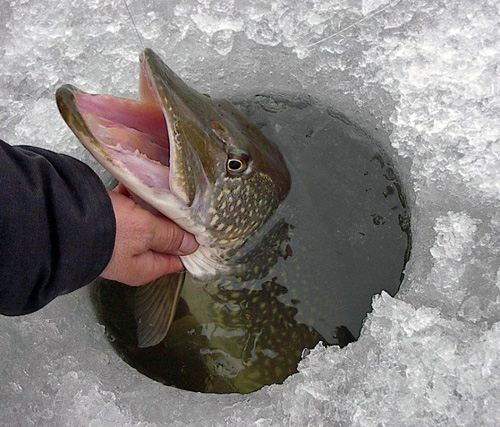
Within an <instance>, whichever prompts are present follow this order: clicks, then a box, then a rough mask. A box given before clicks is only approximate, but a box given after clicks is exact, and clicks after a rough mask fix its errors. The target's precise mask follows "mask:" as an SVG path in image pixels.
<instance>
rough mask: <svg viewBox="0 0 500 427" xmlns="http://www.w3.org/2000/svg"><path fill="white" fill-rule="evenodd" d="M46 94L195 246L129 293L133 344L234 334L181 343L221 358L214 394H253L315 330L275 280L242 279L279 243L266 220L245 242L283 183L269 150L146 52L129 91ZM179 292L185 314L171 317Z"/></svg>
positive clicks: (283, 228) (285, 369) (105, 161)
mask: <svg viewBox="0 0 500 427" xmlns="http://www.w3.org/2000/svg"><path fill="white" fill-rule="evenodd" d="M56 99H57V103H58V106H59V110H60V112H61V114H62V116H63V118H64V120H65V121H66V123H67V124H68V125H69V127H70V128H71V129H72V131H73V132H74V133H75V135H76V136H77V138H78V139H79V140H80V141H81V143H82V144H83V145H84V146H85V147H86V149H87V150H88V151H90V153H91V154H92V155H93V156H94V157H95V158H96V159H97V160H98V161H99V162H100V163H101V164H102V165H103V166H104V167H105V168H106V169H107V170H108V171H109V172H110V173H111V174H112V175H113V176H114V177H115V178H116V179H117V180H118V181H119V182H121V183H122V184H123V185H125V187H126V188H127V189H128V190H129V191H130V193H131V194H133V195H134V196H135V197H137V198H139V199H140V200H141V201H142V203H143V204H146V205H147V206H148V207H150V208H153V209H154V210H156V211H158V212H159V213H161V214H163V215H165V216H166V217H168V218H170V219H171V220H173V221H174V222H175V223H177V224H178V225H179V226H180V227H182V228H183V229H184V230H186V231H189V232H190V233H192V234H193V235H194V236H195V237H196V240H197V241H198V243H199V244H200V246H199V248H198V250H197V251H196V252H195V253H193V254H191V255H188V256H184V257H182V262H183V264H184V266H185V267H186V270H187V273H179V274H174V275H169V276H165V277H163V278H160V279H158V280H156V281H154V282H152V283H151V284H148V285H146V286H144V287H141V288H138V289H137V290H135V297H134V298H135V301H134V306H135V307H134V311H135V317H136V320H137V342H138V347H140V348H146V347H152V346H156V345H158V344H160V343H162V342H164V341H165V340H166V341H165V342H167V343H168V342H170V344H169V345H170V347H177V348H178V351H180V353H183V354H184V351H187V350H186V349H187V348H188V346H185V348H184V349H181V350H179V347H180V346H182V341H181V340H180V338H179V339H177V340H176V338H175V337H180V336H183V337H184V338H185V337H186V336H187V335H186V334H188V332H190V331H192V330H194V329H196V327H198V330H199V331H201V330H202V329H203V328H205V329H206V327H207V325H212V326H214V325H215V326H214V327H217V328H222V329H224V331H225V333H226V335H227V336H228V337H229V336H232V337H233V338H231V339H229V338H228V339H226V341H224V339H222V340H221V339H220V336H219V339H217V338H214V335H212V337H211V338H210V337H209V336H208V335H207V334H206V333H203V334H201V332H200V334H201V335H200V334H198V335H197V336H198V338H199V340H201V338H200V337H201V336H202V335H203V337H204V338H203V340H204V342H203V344H201V342H197V343H195V344H193V346H194V347H196V348H194V347H193V348H191V350H190V351H198V352H199V353H200V352H201V353H203V354H204V357H205V359H204V361H203V363H204V368H206V369H207V370H208V371H210V372H209V373H208V374H207V375H209V376H210V375H211V376H212V377H214V376H216V375H218V374H217V372H219V374H220V371H221V363H222V365H223V368H222V370H224V369H225V371H224V372H225V373H224V375H223V376H224V381H225V382H226V386H227V387H225V388H224V387H223V388H224V390H225V391H239V392H248V391H253V390H256V389H258V388H260V387H262V386H263V385H265V384H270V383H273V382H281V381H282V380H283V379H284V378H286V376H288V375H289V374H290V373H292V372H294V370H295V368H296V364H297V361H298V360H299V359H300V354H301V352H302V350H303V348H305V347H312V346H314V345H315V344H317V342H318V341H319V340H320V339H321V337H320V336H319V334H318V333H317V332H316V331H314V330H313V329H312V328H309V327H307V326H306V325H303V324H299V323H297V322H296V321H295V319H294V315H295V312H296V311H294V310H295V309H294V308H291V307H288V306H286V305H284V304H283V303H282V302H280V301H279V300H278V297H279V296H280V295H281V294H282V293H283V292H286V288H283V286H281V285H279V284H278V283H276V282H274V281H272V280H271V281H269V280H267V281H266V282H265V283H263V284H262V283H261V284H260V285H261V286H260V287H258V288H255V287H254V288H252V289H250V288H248V287H247V286H246V285H245V283H246V282H247V281H248V279H260V278H263V277H265V275H266V273H267V272H268V271H269V268H270V266H271V264H272V262H276V259H277V257H279V256H280V244H281V243H282V242H284V241H286V240H287V237H286V232H287V225H286V224H285V225H284V224H283V223H281V224H280V223H279V222H276V224H275V225H274V226H273V227H271V226H269V227H268V228H269V230H267V233H266V235H265V237H263V239H262V241H260V243H257V244H256V243H255V236H257V235H258V234H259V231H261V230H262V229H264V228H265V226H267V225H268V224H267V223H268V222H269V219H270V218H271V217H272V216H273V214H274V213H275V212H276V210H277V209H278V207H279V206H280V204H281V203H282V202H283V201H284V200H285V198H286V197H287V194H288V192H289V190H290V185H291V179H290V174H289V171H288V168H287V165H286V162H285V160H284V158H283V156H282V154H281V153H280V151H279V149H278V148H277V147H276V146H275V145H274V144H273V143H272V142H270V141H269V140H268V139H267V138H266V137H265V136H264V135H263V134H262V133H261V132H260V131H259V129H258V128H257V127H256V126H255V125H254V124H252V123H250V122H249V121H248V120H247V119H246V118H245V117H244V116H243V114H242V113H241V112H240V111H239V110H238V109H237V108H236V107H234V106H233V105H231V104H230V103H229V102H228V101H226V100H213V99H211V98H210V97H209V96H207V95H202V94H200V93H198V92H197V91H196V90H194V89H192V88H190V87H189V86H187V85H186V84H185V83H184V82H183V81H182V80H181V79H180V78H179V77H178V76H177V75H176V74H175V73H174V72H173V71H172V70H171V69H170V68H169V67H167V66H166V65H165V64H164V63H163V62H162V60H161V59H160V58H159V57H158V56H157V55H156V54H155V53H154V52H153V51H152V50H150V49H146V50H145V51H144V52H143V53H142V55H141V57H140V77H139V100H130V99H124V98H118V97H113V96H108V95H91V94H87V93H85V92H82V91H80V90H78V89H76V88H75V87H73V86H70V85H64V86H62V87H60V88H59V89H58V90H57V93H56ZM249 242H252V243H249ZM273 260H274V261H273ZM221 278H222V279H221ZM284 289H285V290H284ZM181 298H182V299H183V306H184V308H185V310H184V311H185V315H184V316H177V318H176V321H175V322H173V320H174V315H175V312H176V309H177V306H178V304H179V300H180V299H181ZM186 307H187V308H186ZM235 307H239V308H235ZM231 310H232V312H231ZM170 328H171V329H172V332H171V333H169V334H168V336H167V332H168V331H169V329H170ZM228 331H229V332H228ZM235 331H237V332H235ZM231 334H232V335H231ZM165 337H167V338H165ZM207 337H208V338H207ZM199 340H198V341H199ZM202 347H203V348H202ZM214 355H215V356H214ZM222 359H224V360H223V361H222V362H221V360H222ZM212 362H213V363H212ZM210 363H212V364H213V366H211V367H210V366H208V365H209V364H210ZM224 363H225V365H224ZM221 375H222V374H221ZM207 390H208V391H210V390H211V389H210V388H208V389H207ZM218 390H220V389H218ZM212 391H217V390H212Z"/></svg>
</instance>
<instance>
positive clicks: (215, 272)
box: [181, 246, 236, 280]
mask: <svg viewBox="0 0 500 427" xmlns="http://www.w3.org/2000/svg"><path fill="white" fill-rule="evenodd" d="M218 252H219V251H217V250H216V249H214V248H210V247H208V246H200V247H199V248H198V250H196V252H194V253H192V254H190V255H186V256H181V261H182V263H183V264H184V267H186V270H187V271H188V272H189V273H190V274H191V275H192V276H193V277H194V278H195V279H198V280H210V279H213V278H215V277H219V276H225V275H228V274H230V273H231V272H233V271H234V269H235V268H236V266H235V265H232V264H230V263H228V261H227V260H224V259H222V258H221V257H220V256H219V254H218Z"/></svg>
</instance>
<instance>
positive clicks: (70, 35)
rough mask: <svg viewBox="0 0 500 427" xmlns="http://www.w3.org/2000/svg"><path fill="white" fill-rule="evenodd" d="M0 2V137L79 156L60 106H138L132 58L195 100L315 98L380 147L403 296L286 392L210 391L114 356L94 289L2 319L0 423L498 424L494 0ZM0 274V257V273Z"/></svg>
mask: <svg viewBox="0 0 500 427" xmlns="http://www.w3.org/2000/svg"><path fill="white" fill-rule="evenodd" d="M127 3H128V5H129V8H130V11H131V13H132V16H133V17H134V21H135V23H136V25H137V30H138V32H139V34H140V35H141V38H142V41H141V40H140V39H138V37H137V35H136V32H135V30H134V28H133V26H132V23H131V20H130V17H129V15H128V12H127V9H126V8H125V2H124V1H123V0H112V1H105V0H91V1H85V2H81V1H76V0H60V1H58V2H52V1H48V0H45V1H38V2H26V1H24V0H11V1H3V2H2V4H1V5H0V9H1V12H0V56H1V63H0V64H1V67H0V123H1V129H0V138H2V139H5V140H6V141H7V142H9V143H11V144H33V145H38V146H41V147H45V148H51V149H54V150H57V151H61V152H64V153H67V154H70V155H73V156H77V157H79V158H81V159H83V160H84V161H86V162H87V163H89V164H91V165H92V166H94V167H96V170H98V171H99V173H100V174H101V176H103V177H106V176H105V174H104V173H103V171H102V169H99V168H97V166H96V164H95V162H94V161H93V160H91V159H90V157H89V156H88V155H87V154H86V153H85V152H84V150H83V149H82V148H81V147H80V145H79V144H78V143H77V142H76V140H75V138H74V137H73V136H72V135H71V133H70V131H69V130H68V129H67V127H66V126H65V124H64V123H63V121H62V119H61V118H60V117H59V114H58V112H57V108H56V105H55V102H54V100H53V94H54V92H55V89H56V87H57V86H58V85H60V84H62V83H73V84H75V85H77V86H81V87H82V88H85V89H86V90H89V91H95V92H108V93H113V94H122V95H125V96H131V95H134V94H135V93H136V86H137V85H136V80H137V75H138V61H137V57H138V53H139V51H140V50H141V48H142V47H141V43H144V45H146V46H150V47H152V48H154V49H155V50H157V51H158V52H159V53H160V54H161V55H162V57H163V58H165V59H166V61H167V62H168V63H169V65H170V66H171V67H172V68H173V69H174V70H176V71H177V72H179V74H181V75H182V76H183V77H184V78H186V80H187V81H188V82H189V83H190V84H192V85H193V86H195V87H197V88H198V89H200V90H201V91H202V92H207V93H208V92H210V93H212V94H215V95H225V96H230V95H235V94H244V93H249V94H255V93H269V92H271V93H291V94H294V93H300V94H310V95H311V96H313V97H316V98H318V99H320V100H321V101H323V102H326V103H328V104H330V105H332V106H333V107H335V108H336V109H337V110H340V111H342V112H343V113H345V114H346V115H348V116H349V117H350V118H351V119H353V120H355V121H357V122H358V123H359V124H361V125H362V126H364V127H365V128H366V129H367V130H368V131H369V132H370V133H372V134H373V135H375V136H376V137H377V138H379V139H380V140H382V141H385V142H386V148H387V150H388V151H389V152H390V153H391V154H392V155H393V156H394V157H395V158H396V160H397V161H398V163H399V170H400V171H401V172H402V175H403V178H404V180H405V182H406V187H407V189H408V190H409V191H410V195H411V200H410V202H411V206H412V212H413V217H412V220H413V222H412V228H413V251H412V257H411V260H410V263H409V264H408V267H407V272H406V273H407V274H406V278H405V281H404V283H403V285H402V288H401V291H400V293H399V294H398V295H397V296H396V297H395V298H391V297H390V296H388V295H387V294H383V295H381V296H378V297H376V298H375V299H374V304H373V312H372V313H371V314H370V315H369V317H368V320H367V321H366V323H365V325H364V328H363V330H362V335H361V338H360V340H359V341H358V342H356V343H354V344H352V345H350V346H348V347H347V348H345V349H343V350H340V349H338V348H337V347H329V348H325V347H322V346H319V347H317V348H316V349H315V350H313V351H312V352H311V354H309V356H307V358H306V359H305V360H304V361H303V362H302V363H301V365H300V372H299V373H298V374H296V375H294V376H292V377H291V378H289V379H288V380H287V381H286V382H285V384H283V385H279V386H271V387H268V388H265V389H263V390H261V391H260V392H257V393H255V394H253V395H249V396H237V395H227V396H207V395H200V394H194V393H189V392H184V391H180V390H176V389H173V388H169V387H165V386H162V385H160V384H157V383H155V382H153V381H152V380H149V379H148V378H145V377H143V376H142V375H140V374H138V373H137V372H135V371H134V370H133V369H132V368H130V367H129V366H128V365H126V364H125V363H124V362H122V361H121V359H119V358H118V356H116V354H115V353H114V352H113V350H112V348H111V346H110V344H109V342H108V340H107V338H106V337H105V334H104V328H103V327H102V326H100V325H98V324H97V323H96V319H95V315H94V312H93V309H92V306H91V304H90V302H89V299H88V290H87V289H83V290H80V291H78V292H76V293H74V294H72V295H69V296H65V297H61V298H59V299H58V300H57V301H55V302H53V303H51V304H50V305H49V306H47V307H46V308H45V309H43V310H42V311H40V312H38V313H35V314H33V315H30V316H26V317H22V318H6V317H1V318H0V343H1V344H0V359H1V360H2V362H1V365H0V373H1V381H0V415H1V416H0V425H51V426H52V425H71V426H79V425H82V426H83V425H85V426H87V425H96V426H97V425H98V426H103V425H110V426H112V425H113V426H114V425H120V426H125V425H131V426H132V425H134V426H135V425H140V426H152V425H171V426H177V425H187V424H188V425H261V426H268V425H300V426H302V425H311V426H320V425H363V426H366V425H370V426H371V425H397V426H401V425H406V426H422V425H467V426H476V425H492V426H493V425H498V424H499V423H500V232H499V231H500V214H499V212H500V211H499V207H500V174H499V171H500V138H499V134H500V96H499V89H498V82H499V80H498V70H499V69H500V68H499V67H500V62H499V57H500V53H499V52H500V10H499V8H500V3H499V2H498V1H496V0H484V1H481V2H477V1H475V0H462V1H460V2H456V1H453V0H442V1H439V2H436V1H432V0H416V1H409V0H400V1H393V2H389V1H379V0H374V1H359V0H308V1H303V2H302V1H298V0H277V1H260V0H258V1H252V2H248V1H243V0H233V1H222V0H186V1H180V0H172V1H170V2H165V3H160V2H152V1H149V0H128V1H127ZM0 262H1V261H0Z"/></svg>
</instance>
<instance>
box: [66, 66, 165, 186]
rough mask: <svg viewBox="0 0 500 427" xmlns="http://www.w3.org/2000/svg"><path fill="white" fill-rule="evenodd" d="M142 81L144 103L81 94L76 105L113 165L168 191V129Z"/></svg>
mask: <svg viewBox="0 0 500 427" xmlns="http://www.w3.org/2000/svg"><path fill="white" fill-rule="evenodd" d="M141 74H142V73H141ZM142 77H143V75H141V98H142V99H143V100H142V101H134V100H129V99H124V98H117V97H114V96H107V95H89V94H86V93H81V92H79V93H75V94H74V96H75V102H76V106H77V108H78V111H79V112H80V114H81V115H82V117H83V119H84V120H85V123H86V125H87V127H88V128H89V130H90V132H91V133H92V135H93V136H94V138H95V139H96V140H97V141H98V142H99V143H100V144H101V146H102V147H103V148H104V149H105V151H106V153H107V154H108V156H109V159H110V160H111V162H112V163H113V164H115V165H116V166H118V167H125V168H126V169H127V170H128V171H129V172H130V173H131V174H133V175H135V177H137V178H139V179H140V180H141V181H142V182H143V183H144V184H146V185H148V186H151V187H159V188H164V189H168V188H169V183H168V181H169V180H168V177H169V159H170V153H169V140H168V131H167V125H166V122H165V118H164V116H163V111H162V109H161V107H160V106H159V105H158V104H157V103H154V96H153V95H152V93H151V88H149V87H147V85H146V84H145V82H144V81H143V80H144V79H143V78H142ZM143 86H146V88H144V87H143ZM124 184H125V185H126V184H127V183H125V182H124Z"/></svg>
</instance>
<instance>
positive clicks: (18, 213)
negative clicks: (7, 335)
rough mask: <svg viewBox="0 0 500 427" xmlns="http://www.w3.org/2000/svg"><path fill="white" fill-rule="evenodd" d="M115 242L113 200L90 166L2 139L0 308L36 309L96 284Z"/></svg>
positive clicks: (13, 312)
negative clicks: (81, 288) (59, 296)
mask: <svg viewBox="0 0 500 427" xmlns="http://www.w3.org/2000/svg"><path fill="white" fill-rule="evenodd" d="M114 242H115V216H114V213H113V208H112V205H111V201H110V199H109V197H108V195H107V193H106V189H105V188H104V185H103V184H102V182H101V181H100V179H99V177H98V176H97V175H96V174H95V173H94V172H93V171H92V170H91V169H90V168H89V167H88V166H86V165H85V164H83V163H82V162H80V161H78V160H76V159H73V158H71V157H69V156H65V155H62V154H56V153H53V152H51V151H47V150H43V149H41V148H35V147H27V146H16V147H12V146H9V145H8V144H6V143H5V142H3V141H0V313H2V314H6V315H19V314H26V313H31V312H33V311H36V310H38V309H39V308H41V307H43V306H45V305H46V304H48V303H49V302H50V301H51V300H53V299H54V298H55V297H56V296H58V295H62V294H66V293H68V292H71V291H74V290H76V289H78V288H80V287H82V286H84V285H86V284H88V283H90V282H91V281H92V280H94V279H95V278H96V277H97V276H98V275H99V274H100V273H101V272H102V270H104V268H105V267H106V265H107V264H108V262H109V260H110V258H111V254H112V251H113V247H114Z"/></svg>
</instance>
